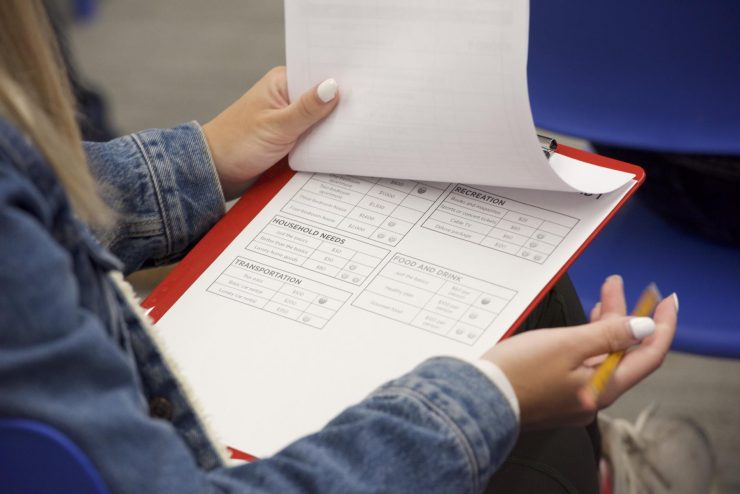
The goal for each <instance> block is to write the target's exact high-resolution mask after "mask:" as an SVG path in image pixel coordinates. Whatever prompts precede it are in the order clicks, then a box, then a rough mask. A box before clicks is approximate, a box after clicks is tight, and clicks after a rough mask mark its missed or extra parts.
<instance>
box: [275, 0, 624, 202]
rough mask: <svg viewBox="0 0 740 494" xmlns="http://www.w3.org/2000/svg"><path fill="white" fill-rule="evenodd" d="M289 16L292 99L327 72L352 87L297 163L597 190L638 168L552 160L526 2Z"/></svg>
mask: <svg viewBox="0 0 740 494" xmlns="http://www.w3.org/2000/svg"><path fill="white" fill-rule="evenodd" d="M285 21H286V48H287V64H288V80H289V90H290V95H291V98H292V99H295V98H297V97H299V96H300V95H301V94H302V93H303V92H304V91H306V90H308V89H310V88H311V87H312V86H314V85H316V84H318V83H320V82H322V81H323V80H325V79H327V78H335V79H336V80H337V81H338V83H339V86H340V92H341V102H340V104H339V106H338V107H337V109H336V110H335V112H334V113H333V114H332V115H331V116H330V117H329V118H328V119H327V120H326V121H325V122H322V123H321V124H319V125H318V126H316V127H315V128H314V130H313V131H312V132H310V133H309V134H308V135H307V136H306V137H305V138H304V139H303V140H302V141H301V142H300V143H299V145H298V146H297V147H296V149H295V150H294V151H293V153H292V154H291V157H290V162H291V166H292V167H293V168H294V169H296V170H302V171H313V172H325V173H345V174H352V175H361V176H367V175H372V176H383V177H389V178H404V179H415V180H432V181H461V182H465V183H474V184H487V185H496V186H504V187H523V188H532V189H541V190H568V191H582V192H591V193H603V192H608V191H611V190H615V189H617V188H619V187H621V186H622V185H624V184H625V183H627V182H628V181H629V180H630V179H631V178H632V175H629V174H625V173H623V172H619V171H614V170H609V169H606V168H601V167H597V166H594V165H591V164H583V165H582V166H571V165H575V164H574V163H573V162H572V161H567V160H566V161H561V162H559V163H550V162H548V160H547V159H546V158H545V156H544V154H543V152H542V149H541V147H540V145H539V142H538V140H537V136H536V131H535V127H534V123H533V120H532V114H531V110H530V105H529V97H528V93H527V79H526V77H527V73H526V67H527V44H528V30H529V2H527V1H511V0H441V1H436V2H430V1H429V0H375V1H373V2H368V1H366V0H286V1H285ZM553 165H557V166H553Z"/></svg>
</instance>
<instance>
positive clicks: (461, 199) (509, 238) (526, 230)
mask: <svg viewBox="0 0 740 494" xmlns="http://www.w3.org/2000/svg"><path fill="white" fill-rule="evenodd" d="M577 223H578V219H577V218H573V217H572V216H567V215H564V214H561V213H556V212H554V211H550V210H548V209H543V208H540V207H537V206H532V205H530V204H525V203H522V202H518V201H514V200H512V199H509V198H506V197H504V196H501V195H498V194H492V193H488V192H485V191H482V190H478V189H475V188H473V187H468V186H466V185H456V186H455V188H454V189H453V190H452V192H450V194H449V195H448V196H447V197H446V198H445V200H444V201H443V202H442V203H441V204H440V205H439V207H438V208H437V209H436V210H435V211H434V212H433V213H432V214H431V215H430V216H429V218H428V219H427V220H426V221H425V222H424V225H422V226H423V227H424V228H427V229H429V230H434V231H436V232H439V233H443V234H445V235H449V236H451V237H456V238H459V239H461V240H467V241H468V242H473V243H475V244H478V245H482V246H484V247H488V248H489V249H493V250H497V251H499V252H504V253H506V254H511V255H513V256H517V257H519V258H521V259H525V260H527V261H531V262H536V263H538V264H543V263H544V262H545V261H547V259H548V257H549V256H550V255H551V254H552V253H553V252H554V251H555V249H556V248H557V247H558V245H560V243H561V242H562V241H563V239H564V238H565V237H566V236H567V235H568V234H569V233H570V232H571V230H572V229H573V227H575V226H576V224H577Z"/></svg>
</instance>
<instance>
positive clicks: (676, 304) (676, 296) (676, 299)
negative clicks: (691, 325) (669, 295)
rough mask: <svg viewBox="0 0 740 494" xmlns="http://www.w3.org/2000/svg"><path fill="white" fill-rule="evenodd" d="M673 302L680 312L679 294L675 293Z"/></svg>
mask: <svg viewBox="0 0 740 494" xmlns="http://www.w3.org/2000/svg"><path fill="white" fill-rule="evenodd" d="M673 304H674V305H675V306H676V314H678V294H676V293H674V294H673Z"/></svg>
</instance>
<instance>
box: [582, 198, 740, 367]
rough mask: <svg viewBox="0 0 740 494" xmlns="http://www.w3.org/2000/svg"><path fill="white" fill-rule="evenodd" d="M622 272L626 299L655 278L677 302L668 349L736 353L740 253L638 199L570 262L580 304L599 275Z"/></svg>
mask: <svg viewBox="0 0 740 494" xmlns="http://www.w3.org/2000/svg"><path fill="white" fill-rule="evenodd" d="M614 273H619V274H621V275H622V276H624V279H625V285H626V291H627V297H628V299H629V300H628V302H629V303H630V306H634V304H635V302H636V301H637V297H638V296H639V294H640V292H641V291H642V289H643V288H644V287H645V286H646V285H647V284H648V283H650V282H653V281H654V282H656V283H657V284H658V287H659V288H661V290H663V291H664V293H663V295H669V294H670V293H671V292H676V293H678V295H679V299H680V303H681V307H680V309H681V310H680V318H679V327H678V332H677V333H676V338H675V340H674V342H673V349H674V350H678V351H684V352H690V353H695V354H700V355H710V356H715V357H731V358H740V319H738V317H737V311H736V309H737V303H738V301H740V298H739V297H740V286H739V285H740V252H738V250H737V249H733V248H731V247H723V246H720V245H715V244H711V243H709V242H706V241H704V240H702V239H700V238H698V237H695V236H692V235H689V234H686V233H684V232H681V231H679V230H677V229H675V228H673V227H672V226H671V225H669V224H667V223H666V222H665V220H663V219H662V218H660V217H659V216H658V215H657V214H655V213H654V212H653V211H651V210H650V209H648V208H647V207H645V206H644V205H643V204H642V203H641V202H640V201H634V200H633V201H631V202H629V203H627V205H626V206H625V207H624V209H623V210H622V211H620V212H619V213H618V214H617V215H616V217H615V218H614V219H613V220H612V221H611V222H610V223H609V224H608V225H607V226H606V227H605V228H604V230H603V231H602V232H601V234H600V235H599V236H598V237H596V239H595V240H594V241H593V243H592V244H591V245H590V246H589V247H588V248H587V249H586V252H584V254H583V255H582V256H581V257H580V258H579V259H578V260H577V261H576V262H575V264H574V265H573V266H572V267H571V269H570V276H571V279H572V280H573V284H574V285H575V286H576V290H577V291H578V294H579V296H580V298H581V301H582V303H583V306H584V308H585V309H586V311H588V310H590V308H591V307H593V306H594V305H595V304H596V302H597V300H598V296H599V287H600V286H601V283H602V282H603V281H604V279H605V278H606V277H607V276H608V275H610V274H614Z"/></svg>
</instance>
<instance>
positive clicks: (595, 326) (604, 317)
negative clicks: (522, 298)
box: [483, 276, 678, 428]
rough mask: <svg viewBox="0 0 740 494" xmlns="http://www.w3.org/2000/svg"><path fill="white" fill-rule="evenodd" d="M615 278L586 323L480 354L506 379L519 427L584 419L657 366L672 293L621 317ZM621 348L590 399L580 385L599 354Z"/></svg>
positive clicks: (671, 329)
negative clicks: (647, 312) (645, 313)
mask: <svg viewBox="0 0 740 494" xmlns="http://www.w3.org/2000/svg"><path fill="white" fill-rule="evenodd" d="M626 311H627V309H626V304H625V298H624V288H623V285H622V279H621V278H620V277H619V276H612V277H610V278H608V279H607V280H606V281H605V282H604V285H603V286H602V288H601V302H600V304H599V305H597V308H596V309H595V310H594V311H593V312H592V322H591V323H590V324H584V325H582V326H574V327H567V328H556V329H541V330H536V331H528V332H526V333H522V334H519V335H516V336H513V337H511V338H509V339H506V340H504V341H502V342H501V343H499V344H498V345H496V346H494V347H493V348H492V349H490V350H489V351H488V352H486V354H485V355H484V356H483V358H484V359H486V360H489V361H491V362H493V363H494V364H496V365H497V366H498V367H499V368H500V369H501V370H502V371H503V372H504V374H506V376H507V377H508V379H509V381H510V382H511V385H512V387H513V388H514V392H515V393H516V395H517V399H518V400H519V407H520V411H521V425H522V427H523V428H544V427H554V426H569V425H584V424H587V423H589V422H591V421H592V420H593V418H594V415H595V413H596V411H597V410H598V409H599V408H603V407H606V406H608V405H610V404H611V403H613V402H614V401H615V400H616V399H617V398H618V397H619V396H620V395H622V394H623V393H624V392H625V391H627V390H628V389H629V388H631V387H632V386H634V385H635V384H637V383H638V382H639V381H641V380H642V379H644V378H645V377H646V376H648V375H649V374H650V373H652V372H653V371H654V370H655V369H657V368H658V367H659V366H660V365H661V363H662V362H663V359H664V358H665V356H666V354H667V353H668V350H669V348H670V345H671V342H672V341H673V335H674V334H675V331H676V316H677V313H678V299H677V297H675V296H671V297H668V298H666V299H665V300H663V301H662V302H661V303H660V304H659V305H658V307H657V308H656V310H655V314H654V317H653V318H652V319H649V318H631V317H627V315H626ZM633 346H634V347H635V348H634V349H632V350H631V351H629V352H627V354H626V355H625V356H624V358H623V359H622V361H621V362H620V364H619V366H618V367H617V369H616V371H615V373H614V375H613V376H612V378H611V380H610V381H609V384H608V385H607V387H606V390H605V391H604V393H602V395H601V397H600V398H599V400H598V402H595V401H594V399H593V397H592V395H591V393H589V392H588V389H587V386H588V383H589V381H590V379H591V377H592V376H593V374H594V372H595V371H596V368H597V367H598V364H599V362H600V360H601V359H600V358H599V357H600V356H603V355H604V354H607V353H609V352H614V351H619V350H626V349H628V348H630V347H633Z"/></svg>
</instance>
